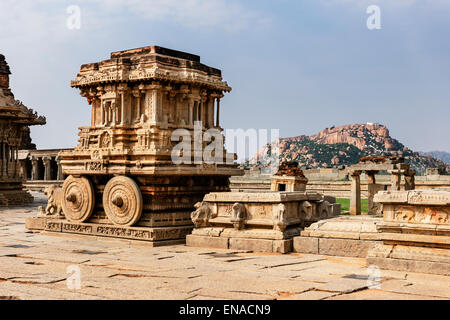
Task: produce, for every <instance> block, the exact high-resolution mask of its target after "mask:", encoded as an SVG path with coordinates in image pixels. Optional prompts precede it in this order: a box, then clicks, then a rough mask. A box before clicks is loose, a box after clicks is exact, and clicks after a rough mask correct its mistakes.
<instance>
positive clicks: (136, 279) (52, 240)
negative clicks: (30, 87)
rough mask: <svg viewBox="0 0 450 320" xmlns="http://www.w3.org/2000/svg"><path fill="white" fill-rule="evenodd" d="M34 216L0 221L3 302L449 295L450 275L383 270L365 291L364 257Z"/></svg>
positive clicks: (11, 213) (6, 216) (10, 213)
mask: <svg viewBox="0 0 450 320" xmlns="http://www.w3.org/2000/svg"><path fill="white" fill-rule="evenodd" d="M33 196H35V198H36V199H40V196H39V195H38V194H36V193H33ZM35 209H36V206H34V207H32V206H30V207H19V208H16V207H15V208H10V209H8V210H4V211H3V212H2V214H1V215H0V226H1V228H0V248H1V250H0V279H1V281H0V296H2V297H9V296H11V297H15V298H18V299H115V300H117V299H122V300H124V299H128V300H129V299H139V300H142V299H169V300H171V299H187V300H190V299H208V300H209V299H217V298H222V299H257V300H261V299H374V298H378V299H441V298H442V299H445V297H446V296H447V293H448V290H447V287H446V286H448V283H449V278H450V277H449V276H441V275H429V274H424V273H416V274H415V273H409V272H398V271H388V270H380V274H379V276H380V281H381V288H380V289H365V288H364V286H365V285H367V284H366V281H365V280H366V279H368V275H369V274H368V268H367V267H366V265H365V260H364V259H360V258H348V257H330V256H321V255H313V254H305V253H302V254H299V253H293V254H278V253H257V252H248V250H245V251H243V250H230V249H219V248H213V249H211V248H194V247H189V246H184V245H174V244H172V245H169V246H165V247H164V248H158V247H156V245H155V243H158V242H153V243H151V242H150V243H149V242H143V241H132V240H127V239H117V238H105V237H86V236H84V235H77V234H68V233H64V234H63V233H59V236H55V235H58V234H57V233H51V234H52V235H53V236H50V232H47V233H30V232H29V231H28V232H27V231H26V229H25V228H24V223H23V217H24V216H25V217H31V216H32V215H33V211H35ZM272 248H273V247H272ZM73 265H76V266H78V267H79V268H80V271H81V287H80V289H69V288H68V287H67V281H66V280H64V279H67V277H68V276H70V275H71V273H68V272H67V267H68V266H73ZM326 290H330V291H326ZM355 290H356V291H355Z"/></svg>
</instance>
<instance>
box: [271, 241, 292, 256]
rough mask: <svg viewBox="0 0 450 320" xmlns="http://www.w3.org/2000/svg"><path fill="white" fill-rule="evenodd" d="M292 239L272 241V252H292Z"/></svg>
mask: <svg viewBox="0 0 450 320" xmlns="http://www.w3.org/2000/svg"><path fill="white" fill-rule="evenodd" d="M292 242H293V241H292V239H289V240H273V245H272V251H273V252H278V253H288V252H291V251H292Z"/></svg>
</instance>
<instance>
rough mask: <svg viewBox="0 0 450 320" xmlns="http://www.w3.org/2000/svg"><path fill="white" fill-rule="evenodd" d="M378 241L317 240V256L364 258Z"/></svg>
mask: <svg viewBox="0 0 450 320" xmlns="http://www.w3.org/2000/svg"><path fill="white" fill-rule="evenodd" d="M377 243H379V242H378V241H367V240H352V239H330V238H319V254H323V255H329V256H343V257H358V258H365V257H366V256H367V252H368V251H369V250H370V249H371V248H373V246H374V245H376V244H377Z"/></svg>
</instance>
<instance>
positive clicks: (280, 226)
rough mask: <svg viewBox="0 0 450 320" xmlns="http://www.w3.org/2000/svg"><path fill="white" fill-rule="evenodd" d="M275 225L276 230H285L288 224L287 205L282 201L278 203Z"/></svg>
mask: <svg viewBox="0 0 450 320" xmlns="http://www.w3.org/2000/svg"><path fill="white" fill-rule="evenodd" d="M274 220H275V221H274V226H273V228H274V229H275V230H279V231H284V230H285V229H286V227H287V225H288V221H287V218H286V206H285V205H284V204H282V203H280V204H279V205H278V210H277V212H276V214H275V215H274Z"/></svg>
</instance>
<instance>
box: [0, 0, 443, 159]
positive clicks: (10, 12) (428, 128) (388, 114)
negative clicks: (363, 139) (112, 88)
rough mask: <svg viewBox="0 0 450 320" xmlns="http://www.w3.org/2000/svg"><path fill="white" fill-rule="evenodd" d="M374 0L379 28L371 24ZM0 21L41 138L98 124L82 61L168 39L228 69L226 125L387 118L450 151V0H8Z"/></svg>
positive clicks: (67, 139)
mask: <svg viewBox="0 0 450 320" xmlns="http://www.w3.org/2000/svg"><path fill="white" fill-rule="evenodd" d="M371 4H377V5H378V6H379V7H380V9H381V29H380V30H369V29H368V28H367V26H366V20H367V18H368V17H369V14H367V13H366V9H367V7H368V6H369V5H371ZM71 5H77V6H79V8H80V10H81V28H80V29H79V30H78V29H74V30H71V29H69V28H67V26H66V22H67V18H68V17H69V14H68V13H67V8H68V7H69V6H71ZM0 21H1V24H0V52H1V53H3V54H5V56H6V58H7V61H8V63H9V65H10V67H11V70H12V73H13V75H12V78H11V88H12V89H13V92H14V94H15V95H16V98H17V99H20V100H22V101H23V102H24V103H25V105H27V106H28V107H31V108H33V109H35V110H37V111H38V112H39V113H40V114H42V115H45V116H46V117H47V125H46V126H44V127H35V128H33V129H32V138H33V141H34V142H35V143H36V144H37V146H38V148H62V147H74V146H75V145H76V144H77V132H78V130H77V127H78V126H82V125H89V123H90V120H89V119H90V107H89V105H88V104H87V102H86V100H84V99H83V98H82V97H81V96H80V95H79V92H78V90H75V89H72V88H70V85H69V83H70V80H72V79H74V78H75V76H76V74H77V73H78V71H79V68H80V65H81V64H83V63H89V62H96V61H100V60H103V59H107V58H109V54H110V52H112V51H117V50H124V49H130V48H136V47H142V46H148V45H159V46H164V47H169V48H172V49H176V50H181V51H187V52H190V53H194V54H197V55H200V56H201V59H202V62H203V63H205V64H207V65H210V66H213V67H217V68H220V69H222V72H223V77H224V79H225V80H226V81H228V83H229V85H231V87H233V91H232V92H231V93H229V94H227V95H226V97H225V98H224V99H223V100H222V102H221V122H222V125H223V126H224V127H226V128H244V129H247V128H256V129H259V128H265V129H271V128H279V129H280V135H281V136H282V137H287V136H296V135H301V134H308V135H309V134H314V133H316V132H318V131H319V130H321V129H323V128H326V127H330V126H332V125H336V126H337V125H343V124H349V123H366V122H378V123H382V124H385V125H387V126H388V128H389V129H390V132H391V136H393V137H394V138H397V139H399V140H400V141H401V142H403V143H405V144H406V145H407V146H408V147H410V148H412V149H414V150H423V151H430V150H445V151H450V139H449V137H450V108H449V105H450V59H449V58H450V42H449V35H450V0H416V1H414V0H385V1H383V0H380V1H376V0H369V1H365V0H291V1H288V0H278V1H273V0H267V1H266V0H253V1H252V0H247V1H238V0H227V1H225V0H188V1H176V0H148V1H145V0H144V1H138V0H129V1H125V0H124V1H119V0H91V1H87V0H85V1H82V0H79V1H77V0H72V1H62V0H47V1H44V0H1V1H0Z"/></svg>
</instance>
